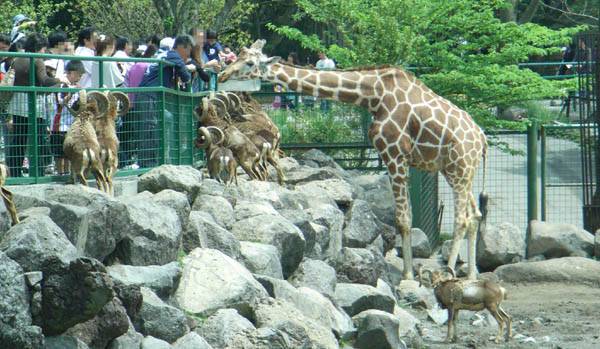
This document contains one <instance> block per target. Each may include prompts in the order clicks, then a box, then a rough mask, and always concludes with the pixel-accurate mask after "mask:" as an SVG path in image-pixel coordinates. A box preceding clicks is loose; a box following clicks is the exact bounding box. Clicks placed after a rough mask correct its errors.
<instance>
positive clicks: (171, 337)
mask: <svg viewBox="0 0 600 349" xmlns="http://www.w3.org/2000/svg"><path fill="white" fill-rule="evenodd" d="M141 291H142V297H143V302H142V307H141V309H140V311H139V313H138V315H137V316H136V318H135V320H134V325H135V329H136V330H137V331H139V332H140V333H142V334H143V335H145V336H152V337H155V338H158V339H162V340H164V341H166V342H169V343H173V342H175V341H176V340H177V339H178V338H180V337H183V336H184V335H185V334H186V333H188V332H189V331H190V329H189V327H188V325H187V320H186V317H185V314H184V313H183V311H181V310H179V309H177V308H175V307H173V306H170V305H168V304H166V303H165V302H163V301H162V300H161V299H160V298H158V296H157V295H156V294H155V293H154V292H152V290H151V289H149V288H147V287H142V288H141Z"/></svg>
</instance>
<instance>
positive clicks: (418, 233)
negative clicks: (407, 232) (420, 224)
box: [395, 228, 432, 258]
mask: <svg viewBox="0 0 600 349" xmlns="http://www.w3.org/2000/svg"><path fill="white" fill-rule="evenodd" d="M411 232H412V234H411V239H410V242H411V247H412V248H411V249H412V255H413V258H429V256H431V253H432V250H431V244H430V243H429V238H428V237H427V234H425V232H423V231H422V230H421V229H419V228H412V229H411ZM395 242H396V243H395V248H396V251H397V253H398V257H402V236H401V235H400V234H398V235H396V241H395Z"/></svg>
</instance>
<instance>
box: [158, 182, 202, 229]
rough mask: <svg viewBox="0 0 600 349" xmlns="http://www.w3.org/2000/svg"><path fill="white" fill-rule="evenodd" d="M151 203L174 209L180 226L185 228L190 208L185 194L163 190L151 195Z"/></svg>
mask: <svg viewBox="0 0 600 349" xmlns="http://www.w3.org/2000/svg"><path fill="white" fill-rule="evenodd" d="M152 201H154V202H156V203H159V204H161V205H163V206H167V207H170V208H172V209H174V210H175V212H176V213H177V216H178V217H179V222H180V223H181V226H182V227H185V226H186V225H187V221H188V216H189V215H190V211H191V210H192V208H191V207H190V203H189V202H188V200H187V196H186V195H185V194H183V193H179V192H176V191H174V190H171V189H165V190H163V191H160V192H158V193H157V194H156V195H153V196H152Z"/></svg>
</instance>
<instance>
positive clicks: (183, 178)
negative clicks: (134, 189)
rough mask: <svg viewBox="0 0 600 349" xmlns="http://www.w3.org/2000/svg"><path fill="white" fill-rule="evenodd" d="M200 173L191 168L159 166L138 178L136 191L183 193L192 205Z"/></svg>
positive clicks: (200, 179) (201, 177)
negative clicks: (166, 190) (169, 190)
mask: <svg viewBox="0 0 600 349" xmlns="http://www.w3.org/2000/svg"><path fill="white" fill-rule="evenodd" d="M203 177H204V176H203V175H202V172H200V171H198V170H196V169H195V168H193V167H191V166H176V165H161V166H159V167H156V168H153V169H152V170H150V171H148V172H146V173H145V174H143V175H142V176H140V178H139V181H138V191H139V192H143V191H145V190H148V191H149V192H151V193H159V192H161V191H163V190H165V189H171V190H174V191H178V192H182V193H185V194H186V195H187V197H188V202H190V203H192V202H194V200H195V199H196V196H197V195H198V192H199V191H200V185H201V184H200V182H201V181H202V179H203Z"/></svg>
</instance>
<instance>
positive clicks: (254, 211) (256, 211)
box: [232, 200, 279, 221]
mask: <svg viewBox="0 0 600 349" xmlns="http://www.w3.org/2000/svg"><path fill="white" fill-rule="evenodd" d="M265 214H267V215H275V216H277V215H279V213H278V212H277V211H276V210H275V209H274V208H273V206H271V204H270V203H268V202H255V201H246V200H240V201H238V202H237V203H236V205H235V209H233V216H234V218H235V219H232V221H241V220H243V219H246V218H250V217H254V216H260V215H265Z"/></svg>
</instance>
